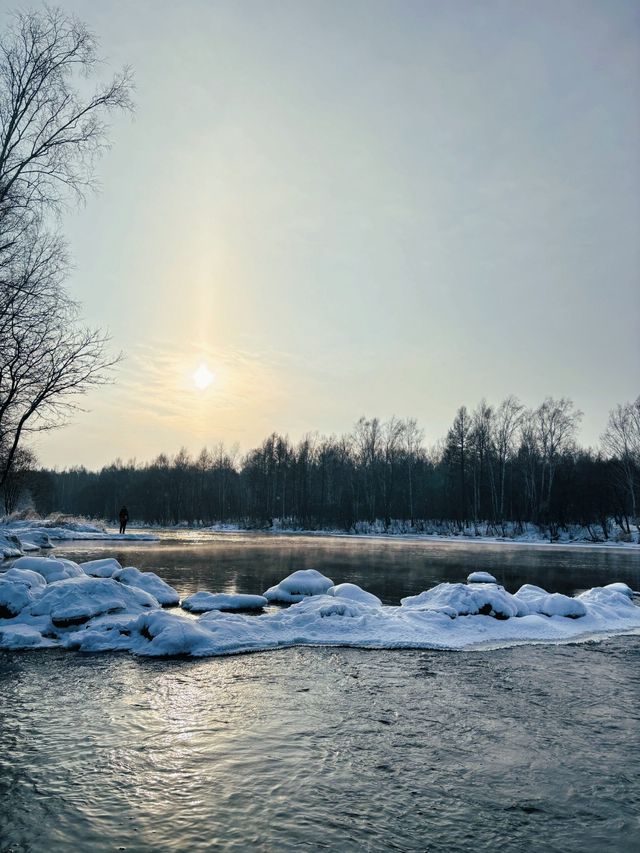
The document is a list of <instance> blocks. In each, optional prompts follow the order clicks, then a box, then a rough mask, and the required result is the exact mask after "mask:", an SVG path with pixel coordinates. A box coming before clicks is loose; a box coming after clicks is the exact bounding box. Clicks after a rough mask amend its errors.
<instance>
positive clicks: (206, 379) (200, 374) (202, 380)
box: [193, 364, 216, 391]
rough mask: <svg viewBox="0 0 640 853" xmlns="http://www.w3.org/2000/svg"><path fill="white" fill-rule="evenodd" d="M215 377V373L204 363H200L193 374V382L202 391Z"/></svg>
mask: <svg viewBox="0 0 640 853" xmlns="http://www.w3.org/2000/svg"><path fill="white" fill-rule="evenodd" d="M215 378H216V377H215V375H214V374H213V373H212V372H211V371H210V370H209V368H208V367H207V365H206V364H201V365H200V367H199V368H198V369H197V370H196V372H195V373H194V374H193V381H194V382H195V386H196V388H199V389H200V390H201V391H204V389H205V388H208V387H209V385H211V383H212V382H213V380H214V379H215Z"/></svg>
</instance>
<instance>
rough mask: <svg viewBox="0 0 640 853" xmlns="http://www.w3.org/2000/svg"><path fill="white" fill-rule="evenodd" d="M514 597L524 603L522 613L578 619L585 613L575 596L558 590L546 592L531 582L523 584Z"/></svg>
mask: <svg viewBox="0 0 640 853" xmlns="http://www.w3.org/2000/svg"><path fill="white" fill-rule="evenodd" d="M515 598H516V599H517V600H518V601H522V602H523V603H524V604H525V608H523V614H522V615H524V614H525V611H526V610H528V611H529V613H541V614H542V615H543V616H566V617H570V618H571V619H578V618H579V617H580V616H585V615H586V612H587V610H586V608H585V606H584V604H583V603H582V602H581V601H580V600H579V599H577V598H570V597H569V596H568V595H562V594H561V593H559V592H554V593H551V594H550V593H548V592H547V591H546V590H544V589H542V588H541V587H539V586H534V585H533V584H524V586H521V587H520V589H519V590H518V591H517V592H516V594H515Z"/></svg>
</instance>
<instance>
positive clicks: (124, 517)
mask: <svg viewBox="0 0 640 853" xmlns="http://www.w3.org/2000/svg"><path fill="white" fill-rule="evenodd" d="M119 518H120V533H124V532H125V530H126V529H127V521H129V510H128V509H127V508H126V506H123V507H122V508H121V509H120V516H119Z"/></svg>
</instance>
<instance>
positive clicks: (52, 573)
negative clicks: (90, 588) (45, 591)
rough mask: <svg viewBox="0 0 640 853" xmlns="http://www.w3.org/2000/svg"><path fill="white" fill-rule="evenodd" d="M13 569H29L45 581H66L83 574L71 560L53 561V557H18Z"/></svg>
mask: <svg viewBox="0 0 640 853" xmlns="http://www.w3.org/2000/svg"><path fill="white" fill-rule="evenodd" d="M12 568H14V569H29V571H32V572H37V573H38V574H39V575H42V577H43V578H44V579H45V580H46V581H47V583H53V582H54V581H61V580H66V579H67V578H77V577H80V576H81V575H84V572H83V571H82V569H81V568H80V566H79V565H78V564H77V563H74V562H73V560H65V559H62V558H60V559H54V558H53V557H19V558H18V559H17V560H16V561H15V562H14V563H13V564H12Z"/></svg>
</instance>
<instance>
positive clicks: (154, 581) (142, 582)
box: [111, 566, 180, 607]
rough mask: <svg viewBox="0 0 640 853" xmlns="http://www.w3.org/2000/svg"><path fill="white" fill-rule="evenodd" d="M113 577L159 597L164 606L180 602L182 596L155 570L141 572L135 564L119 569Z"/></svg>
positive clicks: (171, 605)
mask: <svg viewBox="0 0 640 853" xmlns="http://www.w3.org/2000/svg"><path fill="white" fill-rule="evenodd" d="M111 577H112V578H113V579H114V580H117V581H119V582H120V583H122V584H125V585H127V586H135V587H138V588H139V589H143V590H145V592H148V593H150V594H151V595H153V596H154V598H157V599H158V601H159V602H160V604H161V605H162V606H163V607H173V606H174V605H176V604H180V596H179V595H178V593H177V592H176V591H175V589H174V588H173V587H172V586H169V584H168V583H166V581H163V580H162V578H161V577H158V575H157V574H156V573H155V572H141V571H139V570H138V569H136V568H134V567H133V566H127V568H125V569H117V570H116V571H115V572H114V573H113V574H112V575H111Z"/></svg>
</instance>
